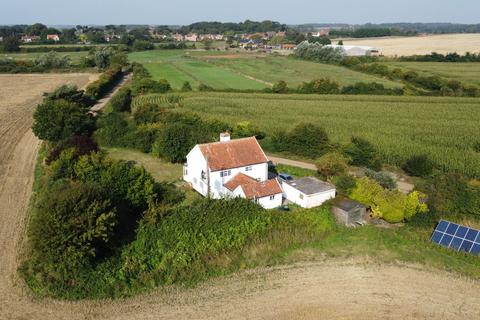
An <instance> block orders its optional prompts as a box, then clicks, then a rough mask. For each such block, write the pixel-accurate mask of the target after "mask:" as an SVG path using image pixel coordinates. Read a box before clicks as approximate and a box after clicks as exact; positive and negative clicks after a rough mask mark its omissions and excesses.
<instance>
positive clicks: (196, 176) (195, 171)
mask: <svg viewBox="0 0 480 320" xmlns="http://www.w3.org/2000/svg"><path fill="white" fill-rule="evenodd" d="M183 179H184V180H185V181H187V182H188V183H190V184H191V186H192V187H193V189H195V190H196V191H197V192H199V193H200V194H202V195H203V196H205V197H206V196H208V195H209V196H210V197H212V198H214V199H218V198H226V197H242V198H247V199H250V200H253V201H255V202H257V203H259V204H260V205H262V206H263V207H264V208H267V209H271V208H276V207H278V206H280V205H281V204H282V188H281V186H280V184H279V183H278V181H277V180H276V179H271V180H269V179H268V159H267V157H266V155H265V153H264V152H263V150H262V148H261V147H260V145H259V144H258V142H257V139H256V138H255V137H251V138H243V139H235V140H230V134H228V133H222V134H221V135H220V141H219V142H213V143H207V144H200V145H196V146H195V147H194V148H193V149H192V150H191V151H190V152H189V154H188V155H187V162H186V163H185V165H184V169H183Z"/></svg>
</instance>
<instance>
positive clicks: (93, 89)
mask: <svg viewBox="0 0 480 320" xmlns="http://www.w3.org/2000/svg"><path fill="white" fill-rule="evenodd" d="M122 76H123V72H122V67H121V66H119V65H115V66H112V67H110V68H109V69H107V70H106V71H105V72H104V73H102V75H101V76H100V78H99V79H98V80H97V81H94V82H92V83H91V84H89V85H88V86H87V89H86V90H85V93H86V95H88V96H89V97H91V98H92V99H95V100H98V99H100V98H102V97H103V96H105V95H106V94H107V93H108V92H109V91H110V90H111V89H112V88H113V87H114V86H115V84H116V83H117V82H118V81H119V80H120V79H121V78H122Z"/></svg>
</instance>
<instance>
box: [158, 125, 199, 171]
mask: <svg viewBox="0 0 480 320" xmlns="http://www.w3.org/2000/svg"><path fill="white" fill-rule="evenodd" d="M205 140H208V139H207V138H206V137H205V135H204V132H203V130H202V129H201V128H195V127H194V126H192V125H189V124H186V123H168V124H166V125H165V126H164V127H163V129H162V130H161V131H160V133H159V136H158V138H157V140H156V141H155V143H154V145H153V147H152V151H153V153H154V154H156V155H157V156H161V157H163V158H165V159H166V160H168V161H170V162H173V163H175V162H183V161H184V160H185V157H186V156H187V154H188V152H190V150H191V149H192V148H193V147H194V146H195V145H196V144H198V143H201V142H206V141H205Z"/></svg>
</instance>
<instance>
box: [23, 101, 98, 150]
mask: <svg viewBox="0 0 480 320" xmlns="http://www.w3.org/2000/svg"><path fill="white" fill-rule="evenodd" d="M88 111H89V108H88V107H86V106H84V105H81V104H78V103H73V102H68V101H66V100H45V101H44V102H43V103H42V104H40V105H39V106H38V107H37V110H35V112H34V114H33V119H34V123H33V126H32V130H33V133H34V134H35V135H36V136H37V137H38V138H40V139H42V140H47V141H51V142H59V141H62V140H68V139H70V138H72V137H73V136H82V135H85V136H89V135H91V134H92V132H93V130H94V129H95V119H94V118H93V116H92V115H91V114H88Z"/></svg>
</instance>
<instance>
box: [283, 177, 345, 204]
mask: <svg viewBox="0 0 480 320" xmlns="http://www.w3.org/2000/svg"><path fill="white" fill-rule="evenodd" d="M282 189H283V195H284V197H285V198H286V199H287V200H289V201H291V202H293V203H295V204H298V205H299V206H301V207H302V208H315V207H319V206H321V205H322V204H323V203H324V202H325V201H327V200H330V199H333V198H335V193H336V190H335V189H332V190H328V191H325V192H320V193H316V194H311V195H307V194H305V193H303V192H301V191H300V190H298V189H295V188H294V187H292V186H291V185H289V184H288V183H285V182H282Z"/></svg>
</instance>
